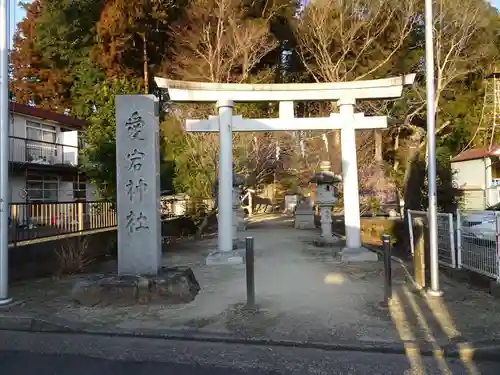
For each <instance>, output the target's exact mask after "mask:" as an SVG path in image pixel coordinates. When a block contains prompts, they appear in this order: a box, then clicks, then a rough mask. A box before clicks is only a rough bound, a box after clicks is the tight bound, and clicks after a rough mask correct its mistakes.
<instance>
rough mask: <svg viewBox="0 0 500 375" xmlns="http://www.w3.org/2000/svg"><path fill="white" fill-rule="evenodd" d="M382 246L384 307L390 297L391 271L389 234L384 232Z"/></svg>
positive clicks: (387, 304) (386, 305)
mask: <svg viewBox="0 0 500 375" xmlns="http://www.w3.org/2000/svg"><path fill="white" fill-rule="evenodd" d="M382 248H383V249H384V271H385V280H384V281H385V282H384V302H383V303H382V305H383V306H384V307H388V306H389V301H390V299H391V297H392V271H391V236H390V235H388V234H384V235H383V236H382Z"/></svg>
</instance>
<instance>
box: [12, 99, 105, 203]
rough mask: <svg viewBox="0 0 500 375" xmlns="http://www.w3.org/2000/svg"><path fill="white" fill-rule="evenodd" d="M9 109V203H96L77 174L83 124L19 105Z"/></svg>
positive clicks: (80, 121)
mask: <svg viewBox="0 0 500 375" xmlns="http://www.w3.org/2000/svg"><path fill="white" fill-rule="evenodd" d="M9 109H10V111H9V112H10V124H9V136H10V151H9V153H10V157H9V162H10V163H9V185H10V186H9V187H10V197H11V200H10V201H11V203H25V202H27V201H29V202H37V203H40V202H73V201H75V200H87V201H92V200H96V199H97V198H96V196H95V191H94V189H93V188H92V186H91V185H90V184H88V183H87V182H86V179H85V176H84V175H82V173H81V172H79V170H78V163H79V161H80V159H79V147H80V143H81V142H80V140H81V135H82V132H83V131H84V130H85V128H86V125H87V124H86V122H85V121H83V120H80V119H77V118H74V117H71V116H66V115H62V114H58V113H55V112H52V111H48V110H44V109H40V108H35V107H31V106H28V105H24V104H19V103H10V105H9Z"/></svg>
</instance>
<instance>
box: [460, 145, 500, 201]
mask: <svg viewBox="0 0 500 375" xmlns="http://www.w3.org/2000/svg"><path fill="white" fill-rule="evenodd" d="M451 167H452V169H453V170H454V172H455V175H454V185H455V187H456V188H458V189H459V190H460V191H461V192H462V194H463V198H464V208H465V209H470V210H482V209H484V208H486V207H489V206H492V205H494V204H497V203H499V202H500V146H493V147H491V149H471V150H468V151H464V152H462V153H460V154H459V155H457V156H455V157H454V158H452V159H451Z"/></svg>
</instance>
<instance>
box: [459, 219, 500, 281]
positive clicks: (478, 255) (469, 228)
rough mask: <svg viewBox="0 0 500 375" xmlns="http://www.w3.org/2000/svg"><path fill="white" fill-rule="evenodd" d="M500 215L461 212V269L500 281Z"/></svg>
mask: <svg viewBox="0 0 500 375" xmlns="http://www.w3.org/2000/svg"><path fill="white" fill-rule="evenodd" d="M499 219H500V213H499V212H496V211H459V212H458V213H457V248H458V266H459V267H460V268H465V269H468V270H471V271H474V272H477V273H480V274H482V275H485V276H488V277H492V278H495V279H498V278H500V272H499V257H498V234H499V233H500V225H499V224H500V220H499Z"/></svg>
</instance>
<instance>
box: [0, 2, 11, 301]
mask: <svg viewBox="0 0 500 375" xmlns="http://www.w3.org/2000/svg"><path fill="white" fill-rule="evenodd" d="M9 2H10V0H0V306H2V305H7V304H9V303H10V302H11V301H12V299H11V298H9V296H8V293H9V201H10V199H9V197H8V192H9V25H10V22H9V12H10V9H9Z"/></svg>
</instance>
